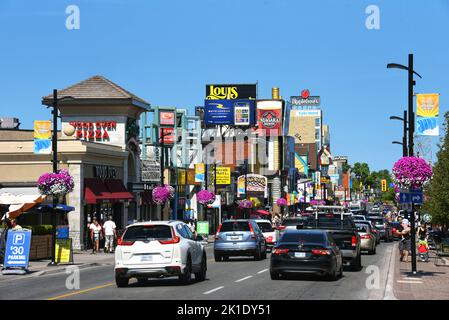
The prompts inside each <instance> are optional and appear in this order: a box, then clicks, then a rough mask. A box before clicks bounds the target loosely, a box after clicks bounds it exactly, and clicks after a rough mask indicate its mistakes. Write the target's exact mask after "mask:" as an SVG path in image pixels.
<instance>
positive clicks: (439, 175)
mask: <svg viewBox="0 0 449 320" xmlns="http://www.w3.org/2000/svg"><path fill="white" fill-rule="evenodd" d="M444 119H445V121H444V129H445V131H446V133H445V135H444V138H442V139H441V140H440V144H439V145H438V147H439V151H438V153H437V163H436V164H435V166H434V167H433V177H432V180H431V182H430V184H429V186H428V187H427V188H426V190H425V192H426V194H427V196H428V199H427V201H426V202H425V203H424V208H423V209H424V210H425V211H427V212H429V213H430V214H431V215H432V222H433V223H439V224H442V225H443V226H444V227H445V228H447V226H448V224H449V179H448V177H449V134H448V126H449V112H446V113H445V115H444Z"/></svg>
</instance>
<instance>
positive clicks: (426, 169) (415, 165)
mask: <svg viewBox="0 0 449 320" xmlns="http://www.w3.org/2000/svg"><path fill="white" fill-rule="evenodd" d="M392 172H393V177H394V180H395V185H396V186H398V187H399V188H400V189H418V188H422V187H423V186H424V185H426V184H427V183H428V182H429V181H430V179H431V178H432V167H431V166H430V165H429V164H428V163H427V162H426V161H425V160H424V159H422V158H418V157H403V158H401V159H399V160H398V161H397V162H396V163H395V164H394V166H393V170H392Z"/></svg>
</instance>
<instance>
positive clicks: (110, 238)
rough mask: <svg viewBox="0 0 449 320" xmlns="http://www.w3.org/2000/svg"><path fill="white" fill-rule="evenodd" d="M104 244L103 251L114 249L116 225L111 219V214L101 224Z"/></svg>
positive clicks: (110, 251)
mask: <svg viewBox="0 0 449 320" xmlns="http://www.w3.org/2000/svg"><path fill="white" fill-rule="evenodd" d="M103 230H104V236H105V244H104V252H109V253H112V252H113V251H114V240H115V239H116V238H117V226H116V225H115V222H114V221H113V220H112V216H109V218H108V221H106V222H105V223H104V225H103Z"/></svg>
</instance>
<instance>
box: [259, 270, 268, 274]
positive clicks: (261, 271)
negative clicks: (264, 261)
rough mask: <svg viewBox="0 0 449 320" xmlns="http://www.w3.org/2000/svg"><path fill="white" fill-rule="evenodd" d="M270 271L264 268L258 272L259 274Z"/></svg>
mask: <svg viewBox="0 0 449 320" xmlns="http://www.w3.org/2000/svg"><path fill="white" fill-rule="evenodd" d="M267 271H268V269H263V270H260V271H259V272H257V274H261V273H264V272H267Z"/></svg>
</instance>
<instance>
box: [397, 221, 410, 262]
mask: <svg viewBox="0 0 449 320" xmlns="http://www.w3.org/2000/svg"><path fill="white" fill-rule="evenodd" d="M402 228H403V230H402V231H399V232H397V233H398V234H399V235H400V236H401V240H400V241H399V251H400V253H401V257H400V261H404V258H405V262H408V257H409V253H410V251H411V250H412V243H411V242H412V240H411V229H410V222H409V221H408V219H403V220H402Z"/></svg>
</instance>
